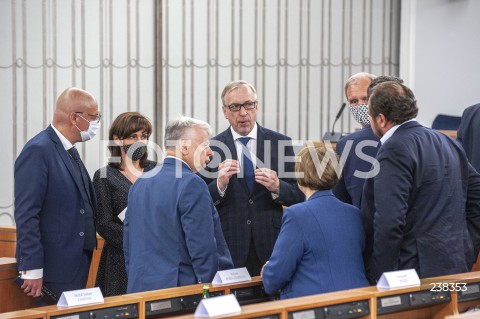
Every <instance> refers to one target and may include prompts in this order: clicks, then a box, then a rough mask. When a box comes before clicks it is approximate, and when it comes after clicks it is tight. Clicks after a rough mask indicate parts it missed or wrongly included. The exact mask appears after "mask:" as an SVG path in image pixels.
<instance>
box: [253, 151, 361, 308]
mask: <svg viewBox="0 0 480 319" xmlns="http://www.w3.org/2000/svg"><path fill="white" fill-rule="evenodd" d="M298 156H299V157H300V162H297V163H296V165H295V174H296V176H297V182H298V185H299V187H300V190H301V191H302V192H303V193H304V194H305V196H306V201H305V202H303V203H300V204H296V205H293V206H290V207H289V208H287V209H286V210H285V212H284V214H283V218H282V228H281V231H280V235H279V236H278V239H277V242H276V243H275V247H274V249H273V253H272V256H271V257H270V260H269V261H267V263H266V264H265V265H264V267H263V270H262V279H263V285H264V287H265V291H266V292H267V293H269V294H272V293H275V292H277V291H278V290H280V297H281V298H282V299H285V298H293V297H299V296H306V295H313V294H319V293H324V292H331V291H337V290H344V289H352V288H358V287H363V286H368V285H369V283H368V281H367V279H366V277H365V269H364V264H363V258H362V252H363V248H364V245H365V233H364V229H363V225H362V220H361V216H360V211H359V210H358V208H356V207H354V206H352V205H349V204H345V203H343V202H341V201H340V200H338V199H337V198H335V196H334V195H333V193H332V191H331V189H332V187H333V186H334V185H335V184H336V182H337V180H338V175H337V172H336V170H335V169H336V163H338V157H337V156H336V155H335V153H334V152H333V150H331V149H327V148H326V147H325V146H317V147H313V146H311V147H305V148H304V149H302V150H301V151H300V153H299V154H298ZM326 163H327V164H326ZM325 164H326V166H325Z"/></svg>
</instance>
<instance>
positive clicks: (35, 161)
mask: <svg viewBox="0 0 480 319" xmlns="http://www.w3.org/2000/svg"><path fill="white" fill-rule="evenodd" d="M99 128H100V113H99V112H98V104H97V101H96V100H95V98H94V97H93V96H92V95H91V94H90V93H88V92H86V91H84V90H81V89H78V88H69V89H67V90H65V91H64V92H63V93H62V94H61V95H60V96H59V98H58V100H57V103H56V109H55V114H54V116H53V121H52V124H51V125H49V126H48V127H47V128H46V129H45V130H44V131H42V132H40V133H39V134H37V135H36V136H35V137H33V138H32V139H31V140H30V141H28V143H27V144H26V145H25V147H24V148H23V150H22V152H21V153H20V155H19V156H18V158H17V160H16V161H15V173H14V177H15V190H14V192H15V212H14V215H15V222H16V226H17V251H16V257H17V263H18V270H19V271H20V273H21V277H22V278H23V279H24V283H23V285H22V289H24V291H25V293H27V294H28V295H29V296H39V295H40V292H41V288H42V285H44V286H46V287H47V288H49V289H50V290H51V291H52V292H53V293H55V294H56V295H57V296H58V297H60V295H61V293H62V292H63V291H68V290H76V289H81V288H85V286H86V283H87V279H88V271H89V269H90V261H91V257H92V252H93V249H94V248H95V246H96V237H95V221H94V217H95V207H96V203H95V193H94V190H93V184H92V182H91V180H90V177H89V176H88V172H87V171H86V169H85V166H84V165H83V163H82V161H81V159H80V157H79V155H78V151H77V150H76V148H75V143H77V142H82V141H87V140H89V139H90V138H92V137H93V136H95V134H96V133H97V131H98V129H99Z"/></svg>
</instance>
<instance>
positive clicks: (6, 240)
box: [0, 226, 17, 257]
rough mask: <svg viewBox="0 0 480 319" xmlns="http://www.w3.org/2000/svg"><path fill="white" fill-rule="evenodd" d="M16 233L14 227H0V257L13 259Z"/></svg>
mask: <svg viewBox="0 0 480 319" xmlns="http://www.w3.org/2000/svg"><path fill="white" fill-rule="evenodd" d="M16 231H17V230H16V228H15V227H9V226H3V227H0V257H15V247H16V244H17V233H16Z"/></svg>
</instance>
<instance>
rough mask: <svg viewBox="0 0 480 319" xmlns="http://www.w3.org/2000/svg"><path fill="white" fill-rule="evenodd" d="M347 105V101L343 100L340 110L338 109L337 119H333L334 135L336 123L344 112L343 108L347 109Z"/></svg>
mask: <svg viewBox="0 0 480 319" xmlns="http://www.w3.org/2000/svg"><path fill="white" fill-rule="evenodd" d="M345 106H347V103H345V102H343V104H342V106H341V107H340V110H338V113H337V116H335V121H333V125H332V135H333V132H335V130H334V129H333V128H334V127H335V123H337V121H338V119H339V118H340V116H341V115H342V113H343V110H345Z"/></svg>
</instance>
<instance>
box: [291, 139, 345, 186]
mask: <svg viewBox="0 0 480 319" xmlns="http://www.w3.org/2000/svg"><path fill="white" fill-rule="evenodd" d="M297 156H298V157H300V161H299V162H296V163H295V175H296V177H297V182H298V185H300V186H302V187H308V188H310V189H313V190H328V189H332V188H333V186H335V184H336V183H337V181H338V178H339V177H340V176H339V174H337V170H336V168H337V165H339V164H338V163H339V161H338V156H337V154H335V152H334V151H333V149H331V148H327V147H325V145H324V144H323V143H321V144H319V145H316V146H313V145H312V146H306V147H304V148H303V149H302V150H301V151H300V152H299V153H298V155H297ZM302 173H303V177H301V174H302Z"/></svg>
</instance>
